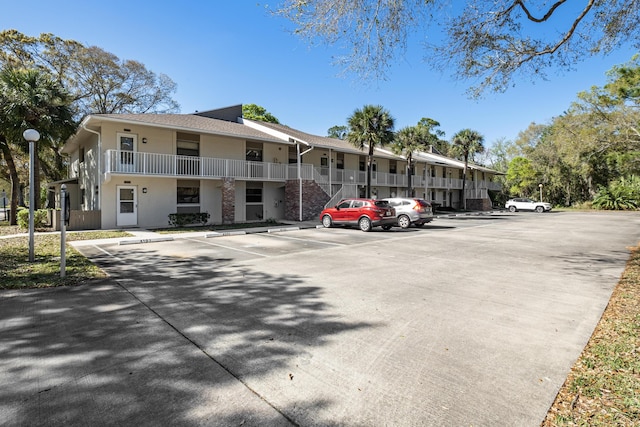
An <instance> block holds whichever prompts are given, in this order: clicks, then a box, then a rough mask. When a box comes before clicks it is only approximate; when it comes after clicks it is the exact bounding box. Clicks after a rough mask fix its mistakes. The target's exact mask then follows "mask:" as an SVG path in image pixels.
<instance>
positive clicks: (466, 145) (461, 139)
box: [452, 129, 484, 210]
mask: <svg viewBox="0 0 640 427" xmlns="http://www.w3.org/2000/svg"><path fill="white" fill-rule="evenodd" d="M483 143H484V137H483V136H482V135H480V133H478V132H476V131H475V130H471V129H463V130H461V131H460V132H458V133H456V134H455V135H453V140H452V144H453V147H452V149H453V152H454V154H456V155H458V156H459V157H462V159H463V160H464V169H463V170H462V207H463V209H464V210H467V198H466V196H465V192H464V191H465V188H464V187H465V183H466V181H467V167H468V165H469V157H471V158H472V159H473V156H474V155H475V153H482V152H484V145H482V144H483Z"/></svg>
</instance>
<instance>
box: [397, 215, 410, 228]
mask: <svg viewBox="0 0 640 427" xmlns="http://www.w3.org/2000/svg"><path fill="white" fill-rule="evenodd" d="M398 225H399V226H400V228H409V226H410V225H411V220H410V219H409V217H408V216H406V215H400V216H399V217H398Z"/></svg>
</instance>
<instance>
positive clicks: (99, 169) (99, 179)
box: [82, 123, 102, 210]
mask: <svg viewBox="0 0 640 427" xmlns="http://www.w3.org/2000/svg"><path fill="white" fill-rule="evenodd" d="M82 129H84V130H86V131H87V132H91V133H93V134H95V135H98V209H97V210H100V209H101V206H102V203H100V201H101V200H102V139H101V137H100V132H96V131H95V130H93V129H89V128H88V127H87V125H86V124H84V123H82ZM91 191H93V189H91Z"/></svg>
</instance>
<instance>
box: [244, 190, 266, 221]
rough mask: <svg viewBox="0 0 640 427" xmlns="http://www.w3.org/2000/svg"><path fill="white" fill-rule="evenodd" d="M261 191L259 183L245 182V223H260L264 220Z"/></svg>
mask: <svg viewBox="0 0 640 427" xmlns="http://www.w3.org/2000/svg"><path fill="white" fill-rule="evenodd" d="M262 191H263V190H262V183H261V182H247V187H246V189H245V192H246V193H245V194H246V216H247V221H260V220H262V219H263V218H264V212H263V205H262Z"/></svg>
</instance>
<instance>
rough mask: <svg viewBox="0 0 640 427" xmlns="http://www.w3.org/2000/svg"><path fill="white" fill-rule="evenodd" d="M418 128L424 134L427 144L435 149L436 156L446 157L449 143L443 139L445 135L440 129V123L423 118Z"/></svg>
mask: <svg viewBox="0 0 640 427" xmlns="http://www.w3.org/2000/svg"><path fill="white" fill-rule="evenodd" d="M418 127H419V128H420V129H421V130H422V131H424V132H425V133H426V136H427V139H428V143H429V145H430V146H431V147H433V148H434V149H435V152H436V154H442V155H443V156H447V155H448V154H449V149H450V147H449V142H447V140H446V139H444V136H445V133H444V131H443V130H442V129H438V128H439V127H440V122H439V121H437V120H434V119H431V118H429V117H423V118H421V119H420V121H419V122H418Z"/></svg>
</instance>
